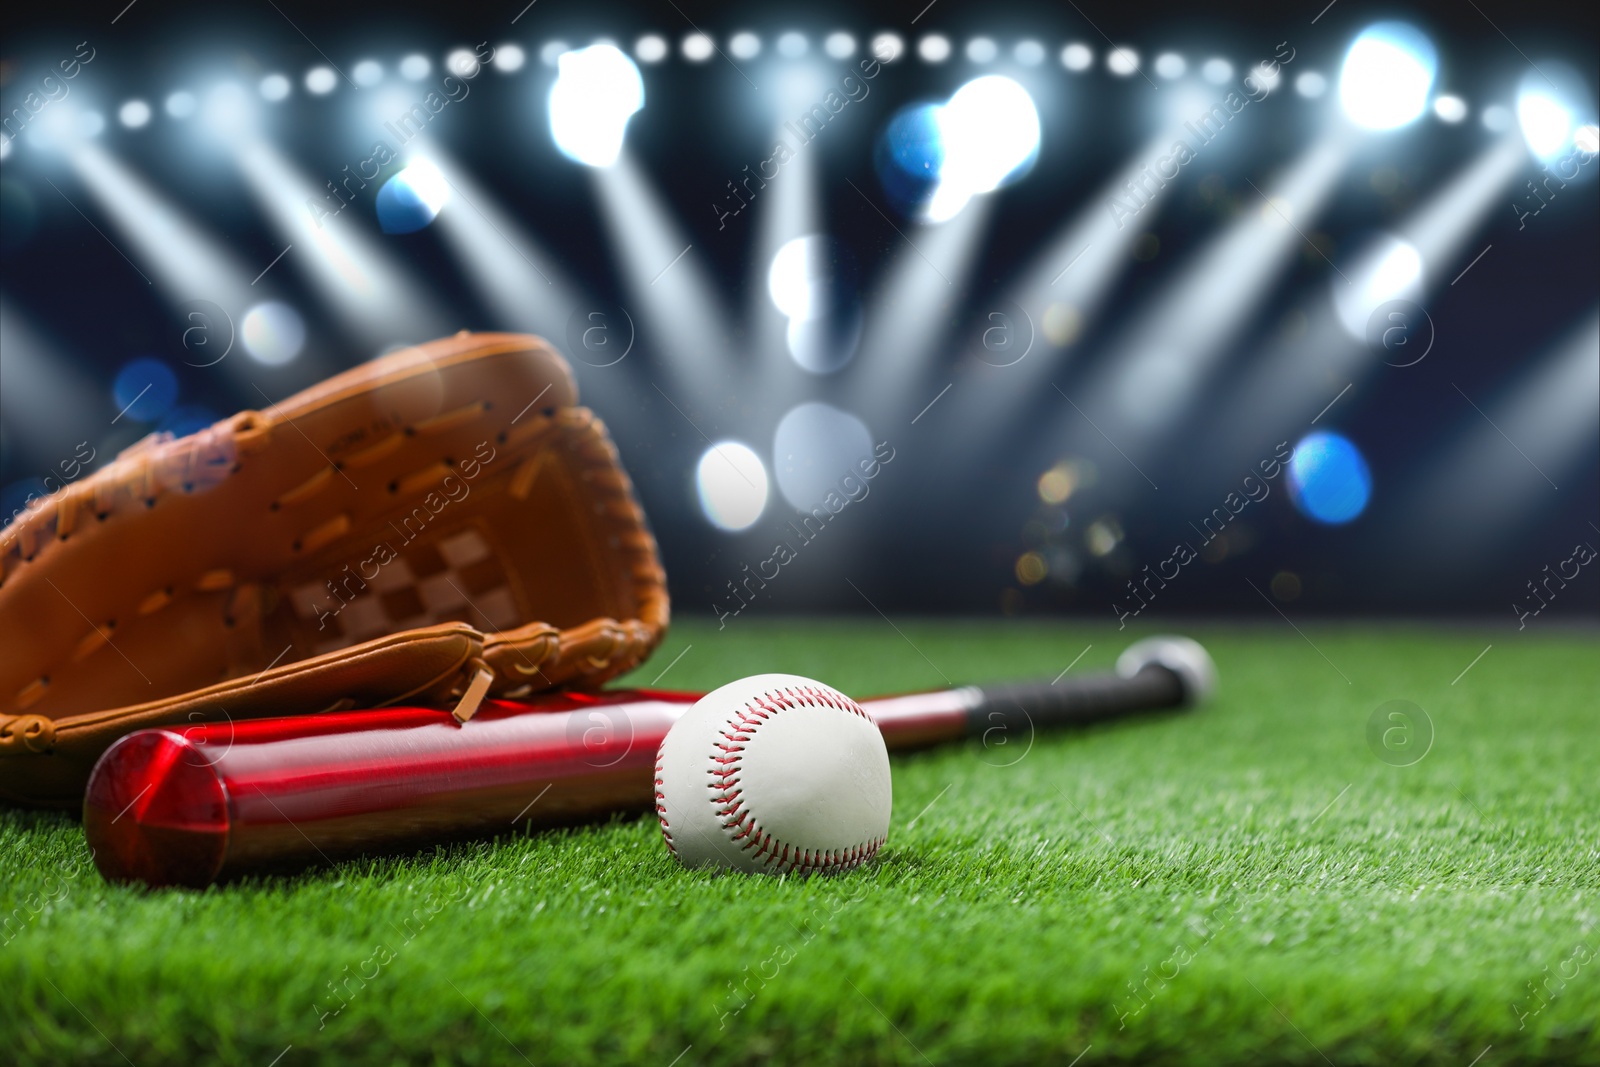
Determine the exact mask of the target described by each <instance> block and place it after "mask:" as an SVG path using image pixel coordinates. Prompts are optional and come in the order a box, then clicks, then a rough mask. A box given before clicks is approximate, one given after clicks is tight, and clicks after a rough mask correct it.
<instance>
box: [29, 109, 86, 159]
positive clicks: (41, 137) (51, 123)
mask: <svg viewBox="0 0 1600 1067" xmlns="http://www.w3.org/2000/svg"><path fill="white" fill-rule="evenodd" d="M105 126H106V120H105V116H103V115H101V114H100V113H99V112H98V111H86V110H83V109H81V108H78V107H75V106H73V105H72V104H70V103H68V104H57V105H56V106H55V107H53V108H51V109H50V110H49V111H46V112H45V113H44V114H43V115H41V116H40V117H39V118H38V119H37V120H36V121H35V122H34V123H33V124H32V125H30V126H29V127H28V128H27V130H26V131H24V132H25V133H26V134H27V135H28V142H29V143H30V144H32V145H33V146H34V147H35V148H42V149H45V150H54V151H62V152H67V153H69V154H70V153H72V152H73V151H75V150H76V148H77V147H78V146H79V145H81V144H82V143H83V142H85V141H87V140H89V139H90V138H93V137H98V136H99V135H100V131H102V130H104V129H105Z"/></svg>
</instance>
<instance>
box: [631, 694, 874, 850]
mask: <svg viewBox="0 0 1600 1067" xmlns="http://www.w3.org/2000/svg"><path fill="white" fill-rule="evenodd" d="M892 800H893V797H892V789H891V785H890V778H889V751H888V749H887V748H886V747H885V746H884V743H883V734H882V733H880V732H879V730H878V725H877V723H875V722H874V721H873V720H872V717H871V716H869V715H868V714H867V713H866V712H864V711H862V710H861V707H860V705H858V704H857V703H856V702H855V701H854V700H851V699H850V698H849V697H847V696H845V695H844V694H843V693H840V692H839V691H838V690H836V689H834V688H832V687H831V686H826V685H823V684H822V683H821V682H818V681H813V680H812V679H810V678H801V677H799V676H798V675H793V674H757V675H753V676H751V677H749V678H741V679H740V680H739V681H737V682H730V683H729V684H727V685H725V686H723V687H722V688H721V689H718V690H715V691H714V692H711V693H707V694H706V695H705V696H703V697H701V698H700V700H699V701H698V702H697V703H696V704H695V705H694V706H693V707H691V708H690V709H689V710H688V711H687V712H686V713H685V714H684V715H683V717H682V718H680V719H679V720H678V721H677V722H676V723H674V724H673V726H672V729H671V730H670V731H668V733H667V736H666V738H665V739H664V740H663V741H662V742H661V748H660V750H659V751H658V752H657V754H656V814H657V815H659V816H660V819H661V834H662V836H663V837H664V838H665V839H666V842H667V848H669V849H670V850H671V851H672V854H673V855H674V856H676V857H677V858H678V860H679V862H681V863H682V864H683V865H684V866H686V867H728V868H731V869H733V870H738V871H762V872H765V873H767V874H791V873H798V874H809V873H813V872H817V871H822V872H835V871H847V870H850V869H852V868H855V867H858V866H860V865H861V864H863V863H865V862H866V861H867V860H869V859H871V858H872V857H873V855H875V854H876V853H877V851H878V849H879V848H881V847H882V845H883V842H884V837H885V835H886V834H887V833H888V831H889V812H890V809H891V807H892Z"/></svg>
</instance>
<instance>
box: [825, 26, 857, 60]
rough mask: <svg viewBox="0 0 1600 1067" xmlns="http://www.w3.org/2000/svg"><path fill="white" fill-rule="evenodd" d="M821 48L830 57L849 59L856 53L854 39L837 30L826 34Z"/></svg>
mask: <svg viewBox="0 0 1600 1067" xmlns="http://www.w3.org/2000/svg"><path fill="white" fill-rule="evenodd" d="M822 50H823V51H824V52H826V53H828V58H830V59H849V58H850V57H851V56H853V55H855V54H856V39H855V38H854V37H852V36H850V35H849V34H848V33H845V32H844V31H843V30H838V31H836V32H834V33H830V34H828V38H827V40H825V41H823V42H822Z"/></svg>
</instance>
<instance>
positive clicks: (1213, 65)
mask: <svg viewBox="0 0 1600 1067" xmlns="http://www.w3.org/2000/svg"><path fill="white" fill-rule="evenodd" d="M1200 77H1202V78H1204V79H1205V80H1206V81H1208V82H1210V83H1211V84H1212V85H1222V84H1224V83H1225V82H1227V81H1228V80H1229V79H1230V78H1232V77H1233V64H1232V63H1229V62H1228V61H1227V60H1226V59H1223V58H1222V57H1221V56H1212V57H1211V58H1210V59H1208V60H1206V61H1205V62H1204V63H1202V64H1201V65H1200Z"/></svg>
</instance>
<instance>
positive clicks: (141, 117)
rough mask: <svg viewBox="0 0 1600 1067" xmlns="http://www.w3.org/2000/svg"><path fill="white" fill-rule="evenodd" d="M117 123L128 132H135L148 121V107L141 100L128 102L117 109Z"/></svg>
mask: <svg viewBox="0 0 1600 1067" xmlns="http://www.w3.org/2000/svg"><path fill="white" fill-rule="evenodd" d="M117 121H118V122H120V123H122V124H123V125H124V126H126V127H128V129H130V130H137V129H138V128H139V127H140V126H143V125H144V124H145V123H147V122H149V121H150V105H149V104H147V103H145V102H144V101H143V100H129V101H128V102H127V103H125V104H123V105H122V107H120V108H118V109H117Z"/></svg>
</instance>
